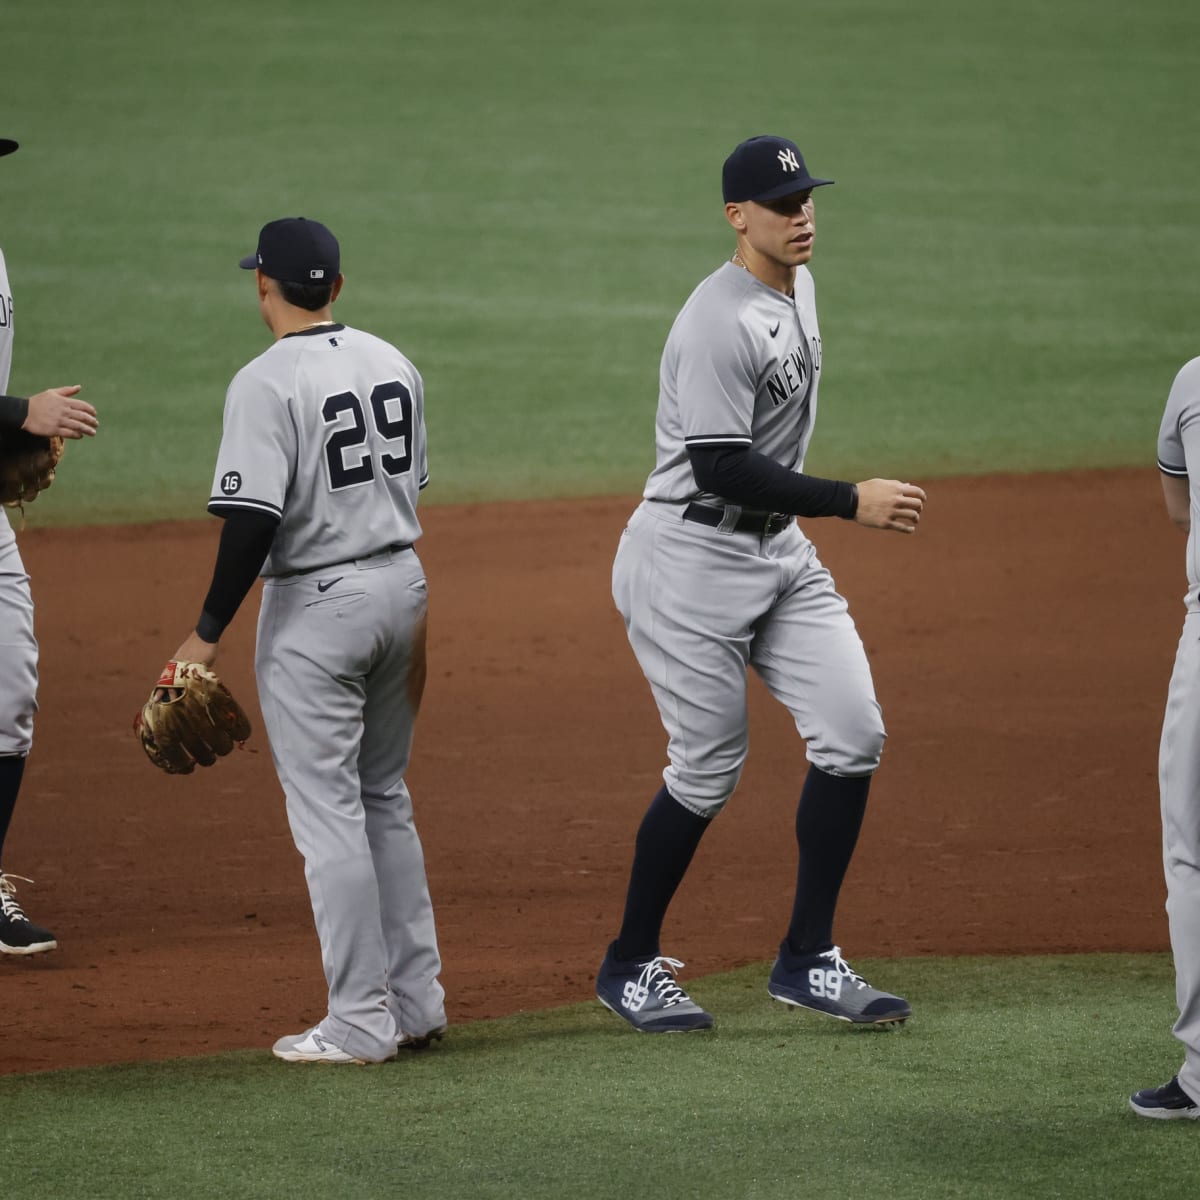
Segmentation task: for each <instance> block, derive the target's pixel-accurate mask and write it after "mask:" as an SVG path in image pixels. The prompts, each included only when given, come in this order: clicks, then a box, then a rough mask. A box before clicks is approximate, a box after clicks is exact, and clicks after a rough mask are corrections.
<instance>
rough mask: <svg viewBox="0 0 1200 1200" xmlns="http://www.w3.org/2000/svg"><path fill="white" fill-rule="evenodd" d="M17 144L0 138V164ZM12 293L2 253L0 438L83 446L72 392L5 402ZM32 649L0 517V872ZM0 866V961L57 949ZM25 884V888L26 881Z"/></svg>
mask: <svg viewBox="0 0 1200 1200" xmlns="http://www.w3.org/2000/svg"><path fill="white" fill-rule="evenodd" d="M16 149H17V143H16V142H14V141H12V140H11V139H10V138H0V156H3V155H6V154H12V153H13V151H14V150H16ZM14 323H15V317H14V313H13V297H12V288H11V287H10V286H9V283H8V268H7V267H6V265H5V262H4V253H3V251H0V437H3V435H4V430H5V429H24V430H26V431H27V432H28V433H36V434H40V435H42V436H44V437H64V438H81V437H84V436H88V437H90V436H92V435H93V434H94V433H95V432H96V424H97V423H96V410H95V409H94V408H93V407H92V406H91V405H90V404H88V403H87V401H85V400H80V399H79V390H80V389H79V388H78V387H61V388H50V389H48V390H47V391H44V392H38V393H37V394H36V395H34V396H28V397H26V396H6V395H3V393H4V392H5V391H6V389H7V388H8V376H9V372H10V370H11V368H12V354H13V327H14ZM37 661H38V646H37V640H36V639H35V638H34V636H33V597H32V594H31V592H30V590H29V576H28V575H27V574H26V573H25V567H24V565H23V564H22V562H21V555H20V552H19V551H18V549H17V539H16V537H15V536H14V534H13V529H12V526H11V525H10V524H9V522H8V518H7V516H6V515H5V516H0V680H3V686H0V864H3V862H4V840H5V837H6V836H7V834H8V827H9V822H10V821H11V820H12V815H13V810H14V808H15V807H16V804H17V796H18V794H19V792H20V790H21V780H22V778H23V776H24V774H25V759H26V756H27V755H28V754H29V751H30V748H31V747H32V745H33V717H34V714H35V713H36V712H37V679H38V677H37ZM23 878H24V877H23V876H20V875H6V874H5V873H4V871H3V867H2V866H0V953H3V954H41V953H44V952H45V951H47V950H54V949H56V948H57V946H58V942H57V940H56V939H55V937H54V934H52V933H51V932H50V931H49V930H48V929H43V928H42V927H41V926H40V925H35V924H34V923H33V922H32V921H30V919H29V918H28V917H27V916H26V915H25V913H24V911H23V910H22V908H21V906H20V904H19V903H18V902H17V888H16V884H15V882H14V880H17V879H23ZM25 882H27V883H28V882H29V881H28V880H25Z"/></svg>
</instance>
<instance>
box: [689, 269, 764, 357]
mask: <svg viewBox="0 0 1200 1200" xmlns="http://www.w3.org/2000/svg"><path fill="white" fill-rule="evenodd" d="M756 282H757V281H756V280H755V278H754V276H753V275H751V274H750V273H749V272H747V271H743V270H742V269H741V267H738V266H735V265H734V264H733V263H731V262H725V263H722V265H721V266H719V267H718V268H717V269H716V270H715V271H713V273H712V274H711V275H707V276H705V278H703V279H702V280H701V281H700V282H699V283H698V284H697V285H696V286H695V287H694V288H693V289H692V294H691V295H690V296H688V298H687V300H686V301H685V302H684V305H683V307H682V308H681V309H680V310H679V315H678V316H677V317H676V318H675V326H674V332H676V334H677V336H678V335H686V334H693V335H695V336H698V337H701V338H703V339H705V340H706V341H708V340H714V339H715V340H718V341H727V340H728V339H729V338H730V337H731V336H736V334H737V330H738V327H739V325H740V324H741V321H742V319H743V317H744V316H745V314H746V312H747V310H749V309H751V308H753V306H754V302H755V284H756Z"/></svg>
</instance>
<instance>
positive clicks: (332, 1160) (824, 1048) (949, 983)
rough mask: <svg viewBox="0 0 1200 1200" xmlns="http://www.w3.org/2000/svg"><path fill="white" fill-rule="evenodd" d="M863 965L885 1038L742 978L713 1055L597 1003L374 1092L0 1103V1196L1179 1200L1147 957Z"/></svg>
mask: <svg viewBox="0 0 1200 1200" xmlns="http://www.w3.org/2000/svg"><path fill="white" fill-rule="evenodd" d="M865 965H868V966H869V967H870V971H871V975H872V978H874V979H876V980H877V981H878V982H880V983H885V984H887V985H891V986H894V987H896V988H897V990H900V989H903V990H904V991H905V992H906V994H907V995H908V996H909V997H910V998H911V999H912V1001H913V1005H914V1010H915V1013H916V1016H915V1017H914V1018H913V1020H912V1021H911V1022H910V1023H909V1024H908V1026H907V1027H905V1028H904V1029H903V1030H901V1031H899V1032H895V1033H864V1032H859V1031H855V1030H852V1029H850V1028H849V1027H847V1026H844V1025H841V1024H839V1023H836V1022H830V1021H826V1020H824V1019H822V1018H819V1017H814V1016H810V1015H808V1014H801V1013H798V1012H793V1011H791V1010H788V1009H785V1008H784V1007H783V1006H782V1005H779V1004H776V1003H775V1002H773V1001H771V1000H769V999H768V998H767V996H766V993H765V991H764V989H763V982H764V977H765V970H766V968H765V966H760V967H753V968H746V969H744V970H741V971H736V972H733V973H731V974H728V975H722V976H712V977H709V978H707V979H701V980H698V981H695V982H694V985H693V986H692V989H691V990H692V994H693V995H694V996H695V997H696V998H697V999H698V1000H699V1001H700V1002H701V1003H704V1004H706V1005H707V1006H709V1007H710V1008H711V1009H712V1010H713V1011H714V1013H715V1014H716V1016H717V1020H718V1028H717V1029H716V1031H715V1032H713V1033H712V1034H703V1035H691V1036H686V1037H650V1036H644V1035H637V1034H635V1033H633V1032H632V1031H631V1030H629V1029H628V1028H627V1027H626V1026H625V1025H624V1024H623V1023H621V1022H619V1021H618V1020H617V1018H615V1017H613V1016H612V1015H611V1014H609V1013H607V1012H605V1011H604V1010H603V1009H601V1007H600V1006H599V1005H598V1004H595V1003H594V1002H593V1003H589V1004H585V1005H578V1006H575V1007H571V1008H564V1009H557V1010H551V1011H547V1012H540V1013H534V1014H527V1015H522V1016H517V1017H512V1018H509V1019H506V1020H502V1021H484V1022H478V1023H475V1024H472V1025H468V1026H464V1027H461V1028H456V1029H454V1030H453V1031H452V1033H451V1035H450V1036H449V1037H448V1038H447V1040H446V1041H445V1042H444V1043H443V1044H442V1045H441V1046H440V1047H438V1048H437V1049H435V1050H433V1051H431V1052H430V1053H428V1054H425V1055H419V1056H410V1057H406V1058H405V1059H404V1060H402V1061H401V1062H399V1063H397V1064H395V1065H386V1066H382V1067H373V1068H357V1067H338V1068H335V1067H297V1066H290V1065H285V1064H282V1063H277V1062H275V1061H274V1060H273V1059H272V1058H270V1056H269V1055H268V1054H266V1053H264V1052H258V1053H253V1054H250V1053H247V1054H232V1055H223V1056H220V1057H214V1058H203V1059H190V1060H181V1061H176V1062H172V1063H166V1064H159V1065H153V1064H152V1065H144V1066H129V1067H113V1068H107V1069H103V1070H91V1071H75V1072H58V1073H52V1074H45V1075H32V1076H22V1077H8V1078H0V1112H2V1113H3V1121H0V1178H2V1179H3V1182H4V1189H3V1190H4V1194H5V1195H9V1196H13V1197H20V1198H21V1200H40V1198H42V1197H45V1198H47V1200H49V1198H54V1200H60V1198H61V1197H63V1196H84V1195H86V1196H94V1197H97V1198H107V1197H119V1198H121V1200H132V1198H134V1197H159V1196H164V1197H165V1196H170V1197H173V1198H174V1197H178V1198H185V1197H221V1198H222V1200H234V1198H241V1197H246V1198H254V1200H261V1198H264V1197H281V1198H283V1197H287V1198H292V1197H295V1198H296V1200H307V1198H308V1197H314V1198H315V1197H329V1196H334V1195H336V1196H338V1197H339V1198H341V1200H356V1198H358V1197H363V1198H367V1197H370V1198H375V1197H380V1196H384V1195H396V1196H404V1197H408V1198H410V1200H419V1198H426V1197H428V1198H437V1200H458V1198H460V1197H461V1198H468V1197H470V1198H490V1197H495V1198H497V1200H500V1198H515V1197H521V1198H527V1200H533V1198H542V1197H544V1198H546V1200H592V1198H610V1197H628V1196H645V1197H651V1196H652V1197H655V1198H656V1200H673V1198H676V1197H678V1198H681V1200H682V1198H689V1200H709V1198H712V1200H768V1198H770V1200H774V1198H776V1197H779V1198H780V1200H783V1198H785V1197H786V1198H788V1200H792V1198H793V1197H796V1196H813V1195H834V1196H844V1197H849V1198H851V1200H858V1198H866V1197H872V1198H875V1197H878V1198H879V1200H909V1198H912V1200H936V1198H940V1197H969V1198H972V1200H998V1198H1001V1197H1004V1198H1009V1197H1011V1198H1013V1200H1029V1198H1030V1197H1033V1198H1037V1200H1042V1198H1045V1197H1080V1198H1086V1200H1097V1198H1103V1200H1108V1198H1126V1197H1145V1198H1147V1200H1150V1198H1153V1200H1176V1198H1178V1200H1191V1198H1192V1197H1194V1196H1195V1195H1196V1180H1197V1179H1198V1178H1200V1127H1197V1124H1196V1123H1194V1122H1150V1121H1144V1120H1139V1119H1138V1118H1137V1117H1135V1116H1134V1115H1133V1114H1132V1113H1130V1112H1129V1111H1128V1109H1127V1108H1126V1096H1127V1094H1128V1093H1129V1092H1130V1091H1133V1090H1136V1089H1137V1088H1138V1087H1141V1086H1145V1085H1148V1084H1156V1083H1159V1082H1162V1081H1164V1080H1165V1079H1166V1078H1168V1077H1169V1076H1170V1075H1171V1074H1172V1073H1173V1072H1174V1070H1175V1069H1176V1066H1177V1065H1178V1058H1179V1055H1178V1052H1177V1043H1175V1042H1174V1041H1173V1040H1172V1038H1171V1037H1170V1033H1169V1029H1170V1023H1171V1020H1172V1018H1173V1015H1174V1013H1173V1009H1172V1003H1171V997H1172V994H1173V993H1172V982H1171V970H1170V962H1169V960H1168V959H1167V958H1166V956H1163V955H1146V956H1123V955H1094V956H1077V957H1060V958H1023V959H1009V960H998V959H916V960H907V961H903V960H900V961H890V962H883V961H881V962H876V963H871V964H865ZM131 1019H136V1014H131Z"/></svg>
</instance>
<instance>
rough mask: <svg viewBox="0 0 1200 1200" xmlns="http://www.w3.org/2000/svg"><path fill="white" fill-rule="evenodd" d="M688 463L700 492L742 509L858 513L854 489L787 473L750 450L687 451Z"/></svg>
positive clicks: (828, 514) (827, 514)
mask: <svg viewBox="0 0 1200 1200" xmlns="http://www.w3.org/2000/svg"><path fill="white" fill-rule="evenodd" d="M688 458H689V459H690V461H691V464H692V474H693V475H694V476H695V477H696V483H697V484H699V486H700V487H701V488H703V489H704V490H705V491H706V492H712V494H713V495H714V496H721V497H723V498H724V499H725V500H727V501H728V502H729V503H731V504H740V505H741V506H742V507H743V508H753V509H761V510H762V511H764V512H779V513H788V514H790V515H793V516H798V517H844V518H846V519H847V520H849V519H851V518H853V516H854V514H855V512H856V511H857V509H858V489H857V488H856V487H855V486H854V484H852V483H846V482H844V481H842V480H837V479H822V478H820V477H819V476H816V475H801V474H800V473H798V472H796V471H789V470H788V469H787V467H784V466H782V465H781V464H779V463H777V462H774V461H773V460H772V459H769V458H767V457H766V456H765V455H763V454H759V453H758V452H757V451H755V450H751V449H750V448H749V447H747V446H698V447H691V446H689V447H688Z"/></svg>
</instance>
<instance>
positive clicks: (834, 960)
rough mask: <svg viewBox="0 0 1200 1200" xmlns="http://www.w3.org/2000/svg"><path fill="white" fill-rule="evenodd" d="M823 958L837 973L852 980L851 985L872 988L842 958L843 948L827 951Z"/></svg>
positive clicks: (835, 947) (838, 947)
mask: <svg viewBox="0 0 1200 1200" xmlns="http://www.w3.org/2000/svg"><path fill="white" fill-rule="evenodd" d="M821 958H823V959H825V960H826V961H827V962H828V963H830V965H832V966H833V968H834V969H835V970H836V971H837V973H838V974H839V975H841V976H843V977H844V978H846V979H848V980H850V982H851V983H856V984H858V986H859V987H860V988H865V987H870V986H871V985H870V984H869V983H868V982H867V981H866V980H865V979H864V978H863V977H862V976H861V975H860V974H859V973H858V972H857V971H856V970H855V969H854V968H853V967H852V966H851V965H850V964H849V963H848V962H847V961H846V960H845V959H844V958H843V957H842V948H841V946H834V948H833V949H832V950H826V951H825V952H824V953H822V954H821Z"/></svg>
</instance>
